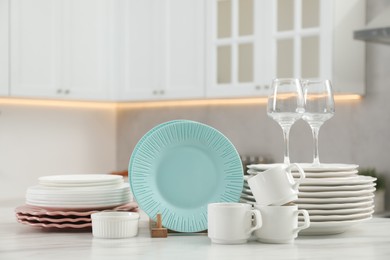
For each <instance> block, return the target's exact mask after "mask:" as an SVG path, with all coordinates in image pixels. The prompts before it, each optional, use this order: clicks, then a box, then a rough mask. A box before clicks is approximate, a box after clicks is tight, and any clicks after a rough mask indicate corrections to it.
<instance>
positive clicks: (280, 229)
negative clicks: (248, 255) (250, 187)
mask: <svg viewBox="0 0 390 260" xmlns="http://www.w3.org/2000/svg"><path fill="white" fill-rule="evenodd" d="M255 209H258V210H260V212H261V216H262V220H263V226H262V227H261V228H260V229H258V230H256V231H255V234H254V235H255V237H256V239H257V241H259V242H263V243H275V244H284V243H292V242H293V241H294V239H295V238H296V237H297V236H298V232H299V231H301V230H303V229H306V228H308V227H309V226H310V217H309V213H308V212H307V210H304V209H298V206H297V205H291V206H260V205H255ZM299 214H302V215H303V219H304V222H303V223H302V224H301V225H299V223H298V215H299Z"/></svg>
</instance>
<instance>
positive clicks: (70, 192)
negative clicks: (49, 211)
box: [26, 183, 130, 197]
mask: <svg viewBox="0 0 390 260" xmlns="http://www.w3.org/2000/svg"><path fill="white" fill-rule="evenodd" d="M129 187H130V186H129V184H128V183H122V184H121V185H119V186H117V187H115V188H113V187H111V188H96V187H95V188H71V189H59V188H51V187H45V186H42V185H36V186H31V187H29V188H28V189H27V191H26V194H35V195H64V196H70V197H71V196H80V195H83V194H89V195H91V196H93V195H108V194H120V193H122V192H123V190H130V188H129Z"/></svg>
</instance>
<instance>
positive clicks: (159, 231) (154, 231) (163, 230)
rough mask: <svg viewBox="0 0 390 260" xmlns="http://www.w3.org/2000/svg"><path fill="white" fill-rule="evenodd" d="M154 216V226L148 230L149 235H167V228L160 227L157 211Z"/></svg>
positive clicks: (159, 216) (160, 222)
mask: <svg viewBox="0 0 390 260" xmlns="http://www.w3.org/2000/svg"><path fill="white" fill-rule="evenodd" d="M156 218H157V222H156V226H155V227H152V229H151V230H150V235H151V236H152V237H167V236H168V230H167V229H166V228H163V227H162V221H161V214H160V213H158V214H157V216H156Z"/></svg>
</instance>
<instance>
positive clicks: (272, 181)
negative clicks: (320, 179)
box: [248, 163, 305, 205]
mask: <svg viewBox="0 0 390 260" xmlns="http://www.w3.org/2000/svg"><path fill="white" fill-rule="evenodd" d="M294 168H296V169H297V170H298V172H299V175H300V177H299V179H298V180H296V181H295V180H294V177H293V176H292V174H291V170H292V169H294ZM304 178H305V172H304V171H303V169H302V168H301V167H300V166H299V165H298V164H296V163H293V164H290V165H287V164H283V165H279V166H276V167H274V168H271V169H268V170H266V171H264V172H260V173H258V174H256V175H254V176H253V177H250V178H249V179H248V184H249V187H250V188H251V191H252V193H253V196H254V198H255V200H256V204H259V205H283V204H286V203H289V202H292V201H294V200H297V199H298V186H299V184H300V183H301V182H302V180H303V179H304Z"/></svg>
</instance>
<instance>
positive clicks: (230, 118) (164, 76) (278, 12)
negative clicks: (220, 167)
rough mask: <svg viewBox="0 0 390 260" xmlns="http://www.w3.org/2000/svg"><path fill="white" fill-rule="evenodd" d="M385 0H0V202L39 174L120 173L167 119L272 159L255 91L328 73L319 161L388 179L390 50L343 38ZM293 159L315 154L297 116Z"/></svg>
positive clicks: (276, 142)
mask: <svg viewBox="0 0 390 260" xmlns="http://www.w3.org/2000/svg"><path fill="white" fill-rule="evenodd" d="M389 6H390V1H389V0H378V1H374V0H367V1H363V0H348V1H336V0H335V1H325V0H279V1H265V0H264V1H263V0H220V1H217V0H215V1H198V0H185V1H183V0H165V1H157V0H148V1H140V0H121V1H107V0H99V1H93V0H82V1H64V0H56V1H52V0H35V1H28V0H0V95H1V97H0V177H1V181H0V196H1V199H2V200H7V199H13V198H21V197H23V196H24V193H25V190H26V188H27V187H28V186H31V185H34V184H35V182H36V178H37V177H38V176H43V175H51V174H83V173H109V172H113V171H121V170H126V169H127V165H128V162H129V158H130V155H131V152H132V150H133V148H134V146H135V145H136V143H137V142H138V140H139V139H140V138H141V137H142V136H143V135H144V134H145V133H146V132H147V131H148V130H149V129H150V128H152V127H154V126H155V125H157V124H159V123H162V122H165V121H168V120H173V119H190V120H196V121H199V122H202V123H206V124H208V125H211V126H213V127H215V128H217V129H218V130H220V131H221V132H222V133H224V134H225V135H226V136H227V137H228V138H229V139H230V140H231V141H232V143H233V144H234V145H235V146H236V148H237V150H238V152H239V153H240V154H241V155H242V156H243V157H245V158H249V157H250V158H252V159H251V160H255V161H259V162H281V161H282V159H283V138H282V131H281V129H280V127H279V126H278V125H277V123H276V122H275V121H273V120H272V119H270V118H268V116H267V114H266V103H265V99H264V98H265V97H266V95H267V93H268V92H267V90H268V85H269V84H270V83H271V80H272V78H275V77H299V78H316V77H317V78H329V79H331V80H332V82H333V86H334V89H335V92H336V113H335V115H334V117H333V118H332V119H331V120H329V121H327V122H325V124H324V125H323V126H322V128H321V131H320V137H319V140H320V141H319V142H320V157H321V161H322V162H327V163H355V164H359V165H360V167H361V168H375V170H376V172H377V173H378V174H380V175H381V176H383V177H385V178H386V181H385V182H387V187H390V160H389V158H390V157H389V151H388V150H389V149H390V131H389V127H390V113H389V111H390V102H389V100H390V99H389V97H390V85H389V84H390V83H389V82H390V45H389V44H383V43H376V42H367V41H362V40H356V39H353V32H354V31H355V30H360V29H363V28H364V27H365V25H366V23H369V22H370V21H372V20H373V19H375V18H376V17H377V16H378V15H380V13H381V12H382V11H383V10H384V9H386V7H389ZM255 25H256V26H255ZM387 25H388V26H389V27H390V23H389V24H387ZM290 157H291V161H293V162H311V161H312V135H311V130H310V127H309V126H308V125H307V123H305V122H304V121H302V120H300V121H298V122H297V123H296V124H295V125H294V126H293V127H292V129H291V133H290ZM389 196H390V193H389V192H388V193H387V198H388V199H387V208H389V207H390V198H389Z"/></svg>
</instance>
